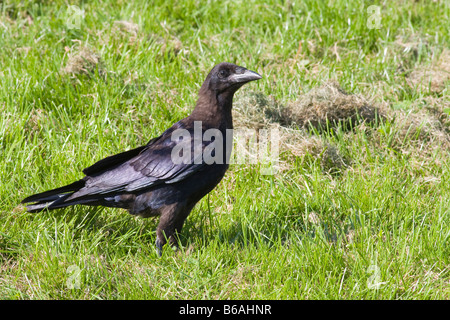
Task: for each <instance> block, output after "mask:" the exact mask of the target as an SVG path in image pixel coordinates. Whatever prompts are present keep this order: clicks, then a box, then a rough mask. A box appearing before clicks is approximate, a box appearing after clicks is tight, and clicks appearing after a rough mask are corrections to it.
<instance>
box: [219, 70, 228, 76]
mask: <svg viewBox="0 0 450 320" xmlns="http://www.w3.org/2000/svg"><path fill="white" fill-rule="evenodd" d="M227 75H228V72H227V71H226V70H224V69H222V70H220V71H219V78H225V77H226V76H227Z"/></svg>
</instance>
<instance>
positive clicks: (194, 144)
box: [22, 62, 261, 254]
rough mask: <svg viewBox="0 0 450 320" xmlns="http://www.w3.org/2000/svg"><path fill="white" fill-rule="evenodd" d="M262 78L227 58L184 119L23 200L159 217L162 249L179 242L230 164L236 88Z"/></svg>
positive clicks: (37, 206)
mask: <svg viewBox="0 0 450 320" xmlns="http://www.w3.org/2000/svg"><path fill="white" fill-rule="evenodd" d="M258 79H261V76H260V75H259V74H257V73H256V72H253V71H250V70H247V69H246V68H243V67H239V66H237V65H234V64H231V63H227V62H223V63H220V64H218V65H216V66H215V67H214V68H213V69H212V70H211V71H210V73H209V74H208V76H207V77H206V80H205V81H204V83H203V85H202V87H201V88H200V91H199V97H198V100H197V104H196V106H195V108H194V110H193V111H192V113H191V115H189V116H188V117H187V118H184V119H182V120H180V121H178V122H177V123H175V124H174V125H173V126H172V127H171V128H169V129H167V130H166V131H165V132H163V133H162V135H160V136H159V137H156V138H154V139H152V140H150V141H149V142H148V143H147V144H146V145H145V146H142V147H138V148H136V149H132V150H129V151H125V152H122V153H119V154H116V155H113V156H109V157H107V158H105V159H102V160H100V161H98V162H97V163H95V164H93V165H92V166H90V167H88V168H86V169H84V170H83V173H84V174H85V175H86V176H85V177H84V178H83V179H81V180H78V181H75V182H73V183H71V184H69V185H66V186H63V187H60V188H57V189H53V190H49V191H46V192H43V193H39V194H35V195H32V196H30V197H27V198H25V199H24V200H23V201H22V203H27V204H28V205H27V210H28V211H29V212H39V211H42V210H45V209H47V210H51V209H57V208H63V207H67V206H72V205H77V204H79V205H90V206H99V205H100V206H105V207H115V208H123V209H127V210H128V211H129V213H131V214H133V215H139V216H142V217H152V216H160V221H159V224H158V227H157V230H156V246H157V249H158V252H159V253H160V254H161V249H162V247H163V245H164V244H166V243H167V242H169V244H170V245H172V246H175V247H176V246H177V245H178V243H177V233H179V232H180V231H181V228H182V227H183V224H184V221H185V220H186V218H187V216H188V215H189V213H190V212H191V210H192V209H193V207H194V206H195V204H196V203H197V202H198V201H199V200H200V199H201V198H203V197H204V196H205V195H206V194H208V193H209V192H210V191H211V190H212V189H213V188H214V187H215V186H216V185H217V184H218V183H219V182H220V180H222V178H223V176H224V175H225V172H226V170H227V169H228V163H229V161H228V160H229V157H230V151H231V150H230V146H231V141H232V131H231V130H230V129H232V128H233V123H232V116H231V108H232V103H233V96H234V93H235V92H236V91H237V90H238V89H239V88H240V87H241V86H242V85H244V84H245V83H247V82H250V81H253V80H258ZM210 129H212V130H210ZM208 132H209V133H208ZM205 133H208V134H205ZM230 133H231V134H230ZM213 138H214V139H213ZM30 203H31V204H30Z"/></svg>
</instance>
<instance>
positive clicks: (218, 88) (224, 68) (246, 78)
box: [202, 62, 262, 96]
mask: <svg viewBox="0 0 450 320" xmlns="http://www.w3.org/2000/svg"><path fill="white" fill-rule="evenodd" d="M261 78H262V77H261V76H260V75H259V74H257V73H256V72H254V71H250V70H248V69H246V68H244V67H240V66H237V65H235V64H232V63H228V62H222V63H219V64H218V65H216V66H215V67H214V68H213V69H212V70H211V71H210V72H209V74H208V76H207V77H206V80H205V82H204V83H203V86H202V89H203V90H209V91H211V92H214V93H215V95H216V96H218V95H220V94H222V93H227V94H231V96H232V95H233V94H234V93H235V92H236V91H237V90H238V89H239V88H240V87H242V86H243V85H244V84H246V83H247V82H250V81H254V80H259V79H261Z"/></svg>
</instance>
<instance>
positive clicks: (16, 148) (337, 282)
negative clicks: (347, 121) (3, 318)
mask: <svg viewBox="0 0 450 320" xmlns="http://www.w3.org/2000/svg"><path fill="white" fill-rule="evenodd" d="M71 4H72V5H76V6H78V7H79V8H81V9H83V10H84V17H83V18H82V19H81V23H80V25H79V28H69V27H68V24H67V21H68V16H67V15H68V6H67V2H66V1H4V2H3V3H2V4H0V48H2V49H1V50H0V66H1V67H0V177H1V184H0V298H1V299H448V298H449V297H450V272H449V271H450V270H449V268H448V265H449V263H450V209H449V208H450V188H449V179H450V162H449V160H448V159H449V158H448V157H449V151H450V149H449V148H448V145H446V144H442V145H441V144H440V143H441V142H442V140H435V139H433V137H425V138H423V137H421V136H419V134H416V135H414V134H411V135H402V134H401V127H400V126H399V124H398V122H396V121H395V119H394V120H393V119H388V120H386V121H383V122H381V123H378V124H376V125H375V124H372V125H367V126H361V125H359V126H356V127H355V128H353V130H346V128H344V127H343V126H339V127H337V128H329V129H328V130H321V131H314V132H312V133H310V135H313V136H316V137H318V138H319V139H320V140H321V141H324V143H326V144H329V145H332V146H334V147H335V148H336V149H337V150H338V152H339V153H340V155H342V157H343V158H344V159H346V166H344V167H340V168H337V170H334V171H332V172H331V171H329V170H325V168H324V166H323V164H322V161H321V158H320V156H317V155H312V154H311V155H309V154H307V155H304V156H295V155H293V154H292V153H291V152H290V151H289V150H287V149H285V148H283V146H282V148H281V149H282V153H281V158H282V160H284V161H285V162H287V163H288V164H289V165H288V166H286V168H284V170H282V171H280V172H278V173H277V174H275V175H273V176H267V175H262V174H261V172H260V168H259V167H258V166H254V165H245V164H244V165H232V166H231V167H230V170H229V172H228V173H227V175H226V176H225V178H224V180H223V181H222V182H221V183H220V184H219V186H218V187H217V188H216V189H215V190H213V191H212V192H211V193H210V194H209V196H207V197H205V198H204V199H202V200H201V201H200V203H198V205H197V206H196V207H195V209H194V210H193V212H192V213H191V215H190V216H189V218H188V220H187V222H186V224H185V227H184V229H183V234H182V239H181V242H182V247H181V249H180V250H179V251H176V252H174V251H172V250H170V249H168V250H166V251H165V252H164V253H163V256H162V257H161V258H160V257H158V255H157V253H156V250H155V247H154V242H155V228H156V225H157V219H146V220H144V219H139V218H135V217H133V216H131V215H129V214H128V213H127V212H125V211H123V210H114V209H105V208H90V207H86V208H83V207H74V208H68V209H66V210H58V211H52V212H43V213H39V214H30V213H27V212H26V211H25V210H24V208H23V207H21V206H18V204H19V203H20V201H21V200H22V199H23V198H24V197H26V196H28V195H30V194H33V193H37V192H41V191H45V190H47V189H50V188H54V187H58V186H61V185H64V184H67V183H70V182H72V181H73V180H75V179H79V178H81V177H82V173H81V170H82V169H83V168H85V167H87V166H89V165H91V164H92V163H93V162H95V161H96V160H99V159H101V158H103V157H105V156H108V155H111V154H114V153H117V152H119V151H123V150H127V149H130V148H133V147H136V146H139V145H142V144H144V143H146V142H147V141H148V140H149V139H150V138H152V137H154V136H156V135H157V134H159V133H161V132H162V131H163V130H164V129H165V128H167V127H169V126H170V125H171V124H172V123H174V122H176V121H178V120H179V119H180V118H182V117H184V116H186V115H188V114H189V113H190V111H191V110H192V108H193V106H194V104H195V101H196V95H197V91H198V89H199V87H200V85H201V83H202V81H203V80H204V78H205V76H206V74H207V73H208V72H209V70H210V69H211V68H212V67H213V65H214V64H216V63H218V62H220V61H230V62H235V63H237V64H239V65H243V66H246V67H248V68H249V69H251V70H255V71H257V72H259V73H261V74H262V75H263V79H262V80H260V81H258V82H254V83H251V84H249V85H247V86H246V87H244V88H242V89H241V90H240V91H238V93H237V96H240V95H241V96H243V95H248V94H249V93H251V92H258V93H262V94H263V95H265V96H271V97H272V98H273V99H275V100H276V101H279V102H281V103H288V102H289V101H295V100H296V99H298V98H299V97H300V96H301V95H302V94H304V93H305V92H308V91H309V90H311V89H312V88H315V87H317V86H319V85H320V84H321V83H322V82H323V81H325V80H327V79H335V80H337V81H338V82H339V83H340V84H341V86H342V87H343V88H344V89H345V90H347V91H349V92H352V93H357V94H362V95H364V96H365V97H366V98H368V99H370V100H371V101H373V102H374V103H375V104H384V105H386V106H387V108H388V109H389V110H404V111H406V112H412V113H417V112H418V111H420V110H425V109H427V108H428V109H429V108H431V109H433V110H434V109H439V110H440V108H441V109H442V108H443V107H445V106H447V107H446V109H445V108H444V111H443V113H442V115H441V116H443V117H445V116H448V110H449V109H448V104H449V91H448V89H449V86H448V78H447V81H444V82H443V87H441V88H440V89H439V90H437V91H436V90H432V88H431V85H430V86H429V85H427V83H425V85H424V86H420V85H419V84H418V83H415V85H410V83H409V82H408V80H409V79H410V78H409V77H410V75H411V74H412V73H413V72H414V70H421V69H422V68H427V67H430V66H433V65H434V64H435V63H436V61H438V59H439V56H440V55H441V54H442V53H443V52H445V50H446V49H447V50H448V49H449V47H450V39H449V34H450V32H449V31H450V30H449V26H448V23H446V21H448V20H449V6H448V3H447V2H446V1H436V2H435V1H419V2H416V1H409V0H403V1H400V0H399V1H391V2H379V1H362V2H357V1H349V2H347V1H340V0H330V1H328V2H327V1H324V2H320V1H319V2H317V1H309V0H308V1H302V2H296V1H274V0H270V1H265V2H261V1H251V0H250V1H249V0H247V1H209V2H208V3H202V4H201V5H199V4H198V3H197V1H153V2H152V4H151V5H150V4H148V3H147V2H146V1H135V2H130V1H118V2H116V1H101V2H100V1H89V2H83V1H78V2H73V3H71ZM370 5H376V6H379V8H380V10H381V11H380V13H381V20H380V28H378V29H369V28H368V27H367V21H368V20H369V18H370V17H369V14H368V13H367V8H368V7H369V6H370ZM115 21H128V22H132V23H134V24H136V25H137V29H136V30H134V31H133V30H128V31H127V30H125V29H121V28H120V26H119V25H118V24H117V23H115ZM402 44H403V45H402ZM81 47H88V48H90V49H91V50H92V51H93V52H96V53H97V54H98V56H100V57H101V60H102V63H101V64H100V65H98V66H97V67H95V68H94V69H92V70H90V71H91V73H90V74H89V75H86V74H78V75H70V74H66V73H64V72H63V70H64V68H65V67H66V66H67V63H68V60H69V56H70V55H75V54H76V53H77V51H78V50H80V48H81ZM447 72H448V71H447ZM424 81H425V82H426V81H429V79H426V80H424ZM436 101H437V102H436ZM241 107H242V106H241ZM441 111H442V110H441ZM441 120H442V119H441ZM446 123H447V122H445V121H443V120H442V125H443V126H445V125H446ZM449 131H450V130H449V128H448V126H447V127H445V128H444V130H443V131H442V132H444V133H445V134H447V133H448V132H449ZM302 134H304V133H302ZM447 138H449V139H450V136H449V137H447ZM74 270H75V271H74ZM76 270H79V271H80V273H79V276H78V277H77V274H76ZM73 279H77V281H79V282H78V284H79V288H77V286H75V288H73V286H71V284H73V283H75V282H73V281H75V280H73Z"/></svg>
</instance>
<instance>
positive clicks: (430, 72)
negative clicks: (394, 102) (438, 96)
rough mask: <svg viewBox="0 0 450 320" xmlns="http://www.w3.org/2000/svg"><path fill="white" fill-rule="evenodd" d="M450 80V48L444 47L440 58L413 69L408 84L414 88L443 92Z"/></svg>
mask: <svg viewBox="0 0 450 320" xmlns="http://www.w3.org/2000/svg"><path fill="white" fill-rule="evenodd" d="M449 80H450V50H449V49H444V51H443V52H442V53H441V55H440V57H439V59H438V60H437V61H436V62H434V63H433V64H432V65H431V66H429V67H419V68H417V69H415V70H413V71H412V72H411V73H410V74H409V76H408V78H407V82H408V84H409V85H410V86H411V87H413V88H418V89H421V90H428V89H429V90H430V92H433V93H440V92H442V91H443V90H444V89H445V88H446V86H447V83H448V81H449Z"/></svg>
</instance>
